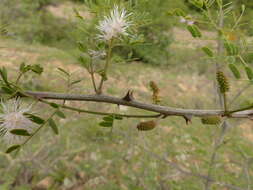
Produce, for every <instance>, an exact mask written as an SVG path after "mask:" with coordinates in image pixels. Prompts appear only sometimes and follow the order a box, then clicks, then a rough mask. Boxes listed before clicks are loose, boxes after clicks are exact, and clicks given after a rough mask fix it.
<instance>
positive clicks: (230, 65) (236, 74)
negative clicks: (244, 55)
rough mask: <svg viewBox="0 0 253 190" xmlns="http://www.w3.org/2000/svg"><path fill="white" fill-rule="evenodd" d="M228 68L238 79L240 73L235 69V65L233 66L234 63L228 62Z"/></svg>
mask: <svg viewBox="0 0 253 190" xmlns="http://www.w3.org/2000/svg"><path fill="white" fill-rule="evenodd" d="M228 67H229V69H230V70H231V71H232V73H233V75H234V77H235V78H237V79H240V78H241V74H240V71H239V70H238V69H237V67H236V66H235V64H232V63H230V64H229V65H228Z"/></svg>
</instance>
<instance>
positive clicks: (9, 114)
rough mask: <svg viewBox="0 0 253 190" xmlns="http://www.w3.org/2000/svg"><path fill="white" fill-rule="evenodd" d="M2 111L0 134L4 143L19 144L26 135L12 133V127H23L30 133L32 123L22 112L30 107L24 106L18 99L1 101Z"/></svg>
mask: <svg viewBox="0 0 253 190" xmlns="http://www.w3.org/2000/svg"><path fill="white" fill-rule="evenodd" d="M1 106H2V113H0V134H1V136H2V138H3V140H4V141H5V143H6V144H20V143H22V142H23V141H24V140H25V139H26V138H27V137H24V136H19V135H15V134H12V133H11V131H12V130H13V129H24V130H26V131H27V132H29V133H31V132H32V131H33V128H34V126H35V125H34V123H33V122H32V121H31V120H29V119H28V118H27V117H26V116H25V115H24V113H26V112H28V111H30V108H24V107H22V106H21V104H20V99H15V100H9V101H7V102H1Z"/></svg>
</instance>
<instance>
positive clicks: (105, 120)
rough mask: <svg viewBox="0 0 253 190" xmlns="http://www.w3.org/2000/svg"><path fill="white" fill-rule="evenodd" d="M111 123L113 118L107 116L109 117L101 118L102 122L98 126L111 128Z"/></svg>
mask: <svg viewBox="0 0 253 190" xmlns="http://www.w3.org/2000/svg"><path fill="white" fill-rule="evenodd" d="M113 121H114V116H113V115H109V116H106V117H103V121H102V122H100V123H99V125H100V126H102V127H113Z"/></svg>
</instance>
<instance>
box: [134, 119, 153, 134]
mask: <svg viewBox="0 0 253 190" xmlns="http://www.w3.org/2000/svg"><path fill="white" fill-rule="evenodd" d="M155 127H156V122H155V121H154V120H151V121H144V122H140V123H139V124H138V125H137V129H138V130H139V131H150V130H152V129H154V128H155Z"/></svg>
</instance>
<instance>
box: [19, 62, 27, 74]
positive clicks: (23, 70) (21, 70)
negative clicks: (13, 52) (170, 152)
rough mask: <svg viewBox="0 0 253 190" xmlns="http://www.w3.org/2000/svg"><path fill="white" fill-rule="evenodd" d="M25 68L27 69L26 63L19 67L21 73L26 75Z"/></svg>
mask: <svg viewBox="0 0 253 190" xmlns="http://www.w3.org/2000/svg"><path fill="white" fill-rule="evenodd" d="M25 68H26V65H25V62H22V63H21V64H20V66H19V71H20V72H22V73H24V72H25Z"/></svg>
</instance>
